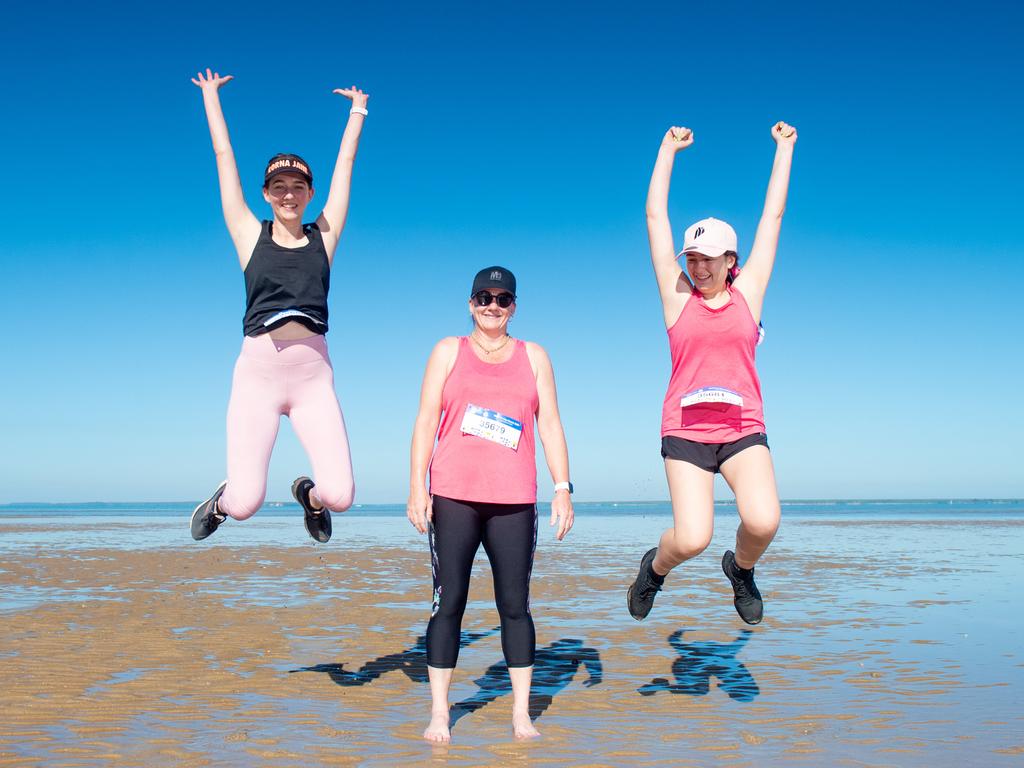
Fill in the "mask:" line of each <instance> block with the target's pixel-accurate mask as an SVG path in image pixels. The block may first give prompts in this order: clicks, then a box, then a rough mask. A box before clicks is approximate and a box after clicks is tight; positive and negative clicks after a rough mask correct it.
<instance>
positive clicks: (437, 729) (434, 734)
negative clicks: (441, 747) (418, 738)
mask: <svg viewBox="0 0 1024 768" xmlns="http://www.w3.org/2000/svg"><path fill="white" fill-rule="evenodd" d="M423 738H424V739H426V740H427V741H433V742H436V743H438V744H448V743H449V742H450V741H451V740H452V732H451V731H450V730H448V712H447V710H446V711H444V712H432V713H431V714H430V725H428V726H427V730H425V731H424V732H423Z"/></svg>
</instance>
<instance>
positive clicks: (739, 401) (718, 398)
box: [680, 387, 743, 408]
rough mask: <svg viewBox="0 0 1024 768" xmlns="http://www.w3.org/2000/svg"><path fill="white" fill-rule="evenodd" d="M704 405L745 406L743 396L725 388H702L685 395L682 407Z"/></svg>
mask: <svg viewBox="0 0 1024 768" xmlns="http://www.w3.org/2000/svg"><path fill="white" fill-rule="evenodd" d="M704 403H725V404H726V405H739V406H742V405H743V395H741V394H740V393H739V392H733V391H732V390H731V389H726V388H725V387H701V388H700V389H695V390H693V392H688V393H687V394H685V395H683V400H682V402H681V403H680V405H681V406H682V407H683V408H688V407H689V406H691V405H703V404H704Z"/></svg>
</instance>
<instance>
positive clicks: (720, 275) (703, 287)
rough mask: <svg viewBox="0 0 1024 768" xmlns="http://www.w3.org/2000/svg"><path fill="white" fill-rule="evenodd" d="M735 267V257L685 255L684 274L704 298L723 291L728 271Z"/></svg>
mask: <svg viewBox="0 0 1024 768" xmlns="http://www.w3.org/2000/svg"><path fill="white" fill-rule="evenodd" d="M735 266H736V255H735V254H733V253H725V254H723V255H721V256H705V255H704V254H703V253H688V254H686V272H687V274H689V275H690V281H691V282H692V283H693V287H694V288H696V289H697V290H698V291H700V292H701V293H702V294H704V295H705V296H713V295H715V294H717V293H720V292H721V291H723V290H724V289H725V284H726V279H727V278H728V276H729V270H730V269H732V268H733V267H735Z"/></svg>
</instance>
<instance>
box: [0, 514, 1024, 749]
mask: <svg viewBox="0 0 1024 768" xmlns="http://www.w3.org/2000/svg"><path fill="white" fill-rule="evenodd" d="M901 504H902V503H901ZM972 505H973V506H971V507H970V509H960V510H958V511H957V513H956V514H942V512H943V508H942V506H941V505H937V504H932V505H931V506H929V505H922V506H916V507H914V508H913V509H912V510H911V511H909V512H908V511H907V509H906V508H903V509H896V510H894V509H893V508H891V507H884V511H883V512H882V513H881V514H879V512H878V507H877V506H873V507H869V508H868V509H869V510H870V511H869V512H868V513H865V514H859V515H858V514H854V513H852V512H851V511H850V509H849V508H848V507H842V508H841V509H840V510H838V511H837V512H835V513H832V514H829V513H828V512H823V511H822V509H821V508H818V507H815V508H814V509H813V510H811V511H809V512H807V513H805V514H799V513H796V514H793V513H791V511H790V510H788V509H787V512H786V515H785V519H784V521H783V526H782V528H781V530H780V532H779V535H778V537H777V539H776V541H775V543H774V544H773V546H772V548H771V550H770V551H769V554H768V555H767V556H766V557H765V559H764V560H763V561H762V563H761V564H760V565H759V566H758V584H759V586H760V587H761V590H762V592H763V593H764V594H765V597H766V619H765V621H764V623H762V624H761V625H759V626H757V627H753V628H751V627H747V626H746V625H744V624H742V623H741V622H740V621H739V620H738V618H737V617H736V615H735V613H734V611H733V609H732V606H731V595H730V593H729V592H728V586H727V584H726V583H725V580H724V578H723V577H722V574H721V570H720V566H719V562H718V561H719V559H720V557H721V552H722V551H723V550H724V549H725V548H727V547H729V546H731V539H732V535H733V530H734V528H735V523H736V518H735V514H734V513H732V512H731V510H729V509H728V508H723V509H722V510H720V514H719V515H718V517H717V520H716V525H717V531H716V534H715V540H714V542H713V543H712V545H711V547H710V548H709V550H708V552H706V553H705V554H704V555H702V556H701V557H699V558H697V559H695V560H693V561H691V562H690V563H688V564H686V565H685V566H683V567H682V568H680V569H678V570H677V571H675V572H674V573H673V574H672V575H671V576H670V577H669V579H668V582H667V583H666V588H665V591H664V592H662V593H661V594H660V595H659V596H658V598H657V603H656V605H655V610H654V611H653V612H652V614H651V616H650V617H649V618H648V619H647V620H646V621H644V622H642V623H638V622H635V621H633V620H632V619H631V618H630V617H629V616H628V615H627V614H626V612H625V605H624V592H625V588H626V586H627V585H628V583H629V581H630V580H631V579H632V578H633V576H634V575H635V568H636V563H637V562H638V560H639V557H640V555H641V554H642V553H643V552H644V551H645V550H646V549H647V548H649V547H650V546H653V544H654V542H656V540H657V536H658V535H659V533H660V532H661V530H662V529H663V528H664V527H665V526H666V525H667V524H668V519H669V514H668V510H667V508H666V507H665V506H664V505H662V506H661V507H660V508H658V507H650V508H645V509H644V510H643V512H642V513H640V512H637V511H635V510H634V511H633V512H632V513H631V514H608V509H607V508H604V509H602V510H601V512H603V513H600V512H598V511H595V510H589V511H590V514H586V512H587V510H584V509H580V514H579V517H578V524H577V527H576V528H575V529H574V530H573V532H572V533H571V534H570V537H569V539H568V540H567V541H565V542H562V543H558V542H555V541H553V539H552V537H551V532H550V530H547V529H546V528H545V527H544V526H542V528H541V530H542V533H541V541H540V543H539V545H538V553H537V562H536V567H535V571H534V581H533V612H534V617H535V620H536V624H537V628H538V648H539V654H538V663H537V669H536V673H535V678H536V684H535V686H534V702H533V709H534V714H535V715H536V716H537V718H536V724H537V727H538V728H539V729H540V730H541V731H542V733H543V737H542V738H541V739H540V740H539V741H534V742H531V743H515V742H513V741H512V740H511V739H510V736H509V729H508V715H509V706H510V693H509V691H508V684H507V676H506V674H505V672H504V670H503V668H502V666H501V665H500V660H501V650H500V642H499V638H498V635H497V634H496V633H495V632H494V627H495V626H496V614H495V612H494V608H493V603H492V598H491V591H490V585H489V583H488V578H487V577H488V571H487V568H486V561H485V558H484V557H483V556H482V555H481V557H480V558H479V562H478V564H477V566H476V570H475V572H476V574H477V575H476V577H475V580H474V584H473V592H472V595H471V602H470V605H469V607H468V608H467V612H466V621H465V628H466V629H467V630H470V631H473V632H476V633H477V634H476V635H473V636H472V637H470V638H469V641H468V643H467V644H466V646H465V647H464V648H463V651H462V654H461V656H460V661H459V672H458V674H457V678H456V683H455V684H454V685H453V690H452V702H453V704H456V709H455V710H454V711H453V714H454V716H455V717H456V718H457V719H456V722H455V724H454V727H453V737H454V744H453V745H452V746H450V747H430V746H428V745H426V744H424V743H423V742H422V741H421V739H420V737H419V734H420V731H421V730H422V727H423V725H424V724H425V715H426V713H427V707H428V700H429V692H428V689H427V686H426V684H425V682H424V674H425V669H424V666H423V658H422V648H421V646H419V645H418V643H417V639H418V637H419V636H420V635H421V634H422V632H423V630H424V628H425V625H426V620H427V618H428V616H429V601H430V587H429V562H428V559H427V554H426V541H425V539H424V537H421V536H419V535H418V534H416V533H415V532H414V531H413V530H412V528H411V526H409V524H408V523H407V522H406V521H405V520H404V519H403V518H401V517H398V516H397V515H394V514H391V515H390V516H389V515H345V516H339V518H338V519H337V521H336V525H335V538H334V540H332V542H331V543H330V544H329V545H327V546H317V545H314V544H312V543H311V541H310V540H309V539H308V537H307V536H306V534H305V531H304V530H303V528H302V524H301V518H300V517H298V513H297V511H295V512H294V514H292V515H291V516H275V515H261V516H257V517H256V518H254V519H253V520H251V521H248V522H246V523H228V524H227V525H225V527H224V528H222V529H221V530H219V531H218V532H217V533H216V534H215V535H214V536H213V537H211V539H210V540H208V541H206V542H202V543H199V544H197V543H194V542H192V541H191V540H190V539H188V538H187V536H188V533H187V530H186V527H185V526H186V525H187V514H188V512H185V514H184V516H183V517H182V515H180V514H173V515H168V514H151V515H139V514H138V513H137V512H136V513H131V514H118V515H109V514H96V513H95V511H93V512H90V513H88V514H77V515H76V514H70V515H68V514H65V515H53V516H48V517H46V519H45V520H40V519H39V516H37V515H31V514H30V515H24V514H20V515H8V516H4V517H2V518H0V552H2V553H3V565H2V566H0V585H2V586H3V590H2V591H0V609H2V614H0V615H2V617H3V620H4V622H5V625H6V632H5V633H4V637H3V639H2V640H0V689H2V690H4V691H5V692H6V693H5V699H6V701H7V703H8V704H9V705H10V709H8V707H7V706H5V710H8V711H9V712H12V713H15V714H14V715H13V716H12V717H11V718H9V719H8V718H4V720H5V722H3V723H2V724H0V757H10V758H12V759H14V758H16V759H17V760H20V761H22V762H45V763H47V764H54V765H58V764H59V765H94V764H97V763H104V764H171V763H174V764H186V765H187V764H196V765H200V764H209V762H210V761H212V762H213V763H215V764H224V765H295V764H315V763H318V762H332V763H341V764H348V763H351V764H356V763H358V764H364V765H381V766H383V765H394V764H396V763H398V762H403V763H412V764H420V763H424V764H426V763H431V762H433V761H436V760H441V761H442V762H450V763H454V764H467V765H480V764H494V763H499V762H501V763H512V764H516V763H520V762H522V763H526V764H534V763H536V764H569V765H583V764H586V765H655V764H657V765H664V764H666V763H671V764H673V765H764V764H773V765H774V764H806V765H822V764H837V765H899V766H906V765H958V766H959V765H972V764H983V765H1002V764H1005V765H1013V764H1019V763H1020V760H1021V756H1022V755H1024V735H1022V734H1024V717H1022V715H1021V698H1020V691H1021V690H1022V683H1024V658H1022V655H1021V653H1020V649H1019V645H1020V644H1019V641H1018V639H1017V633H1019V629H1018V625H1019V616H1020V615H1021V609H1022V607H1024V605H1022V603H1024V599H1022V597H1021V596H1020V592H1019V590H1016V589H1015V588H1013V585H1015V584H1017V583H1019V581H1020V579H1021V577H1022V576H1024V515H1022V514H1021V511H1020V508H1019V506H1018V507H1016V508H1015V507H1013V506H1012V505H1009V506H1006V505H1004V506H1002V507H1000V508H998V509H996V510H995V511H992V509H991V508H990V509H988V510H987V511H986V510H985V509H984V508H983V507H984V505H983V503H972ZM582 506H583V505H581V507H582ZM23 511H24V510H23ZM188 511H190V509H189V510H188ZM17 760H16V761H17Z"/></svg>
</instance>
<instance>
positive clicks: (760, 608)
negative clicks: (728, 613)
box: [722, 549, 764, 624]
mask: <svg viewBox="0 0 1024 768" xmlns="http://www.w3.org/2000/svg"><path fill="white" fill-rule="evenodd" d="M722 571H724V572H725V575H726V576H727V577H728V578H729V581H730V582H732V593H733V595H735V598H734V599H733V601H732V604H733V605H735V606H736V613H738V614H739V615H740V618H741V619H743V620H744V621H745V622H747V624H760V623H761V619H762V618H763V616H764V602H763V601H762V600H761V593H760V591H758V589H757V584H755V583H754V569H753V568H751V569H750V570H749V571H748V570H746V569H741V568H740V567H739V566H738V565H736V555H735V554H733V551H732V550H731V549H728V550H726V552H725V554H724V555H722Z"/></svg>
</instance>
